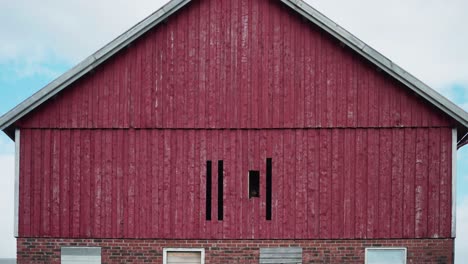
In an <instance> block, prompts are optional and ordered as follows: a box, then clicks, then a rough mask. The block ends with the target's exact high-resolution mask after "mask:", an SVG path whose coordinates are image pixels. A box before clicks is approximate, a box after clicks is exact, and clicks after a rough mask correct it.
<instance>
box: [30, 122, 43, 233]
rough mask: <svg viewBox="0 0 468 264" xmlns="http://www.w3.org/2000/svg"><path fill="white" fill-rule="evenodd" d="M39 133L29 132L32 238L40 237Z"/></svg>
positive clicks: (40, 144)
mask: <svg viewBox="0 0 468 264" xmlns="http://www.w3.org/2000/svg"><path fill="white" fill-rule="evenodd" d="M40 132H41V130H32V131H31V135H32V139H33V142H34V146H33V149H32V155H33V160H32V172H31V191H32V194H31V206H32V208H31V234H32V235H34V236H38V235H40V227H41V196H42V194H41V187H42V186H41V178H42V177H41V171H42V168H41V163H42V158H43V156H42V155H41V151H42V150H41V149H42V140H41V133H40ZM35 157H38V158H35Z"/></svg>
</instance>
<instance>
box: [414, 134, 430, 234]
mask: <svg viewBox="0 0 468 264" xmlns="http://www.w3.org/2000/svg"><path fill="white" fill-rule="evenodd" d="M428 162H429V161H428V132H427V130H426V129H423V128H419V129H417V130H416V178H415V211H416V215H415V218H416V219H415V220H416V224H415V236H416V237H417V238H420V237H426V236H427V210H428V208H427V193H428V192H427V191H428V190H427V172H428Z"/></svg>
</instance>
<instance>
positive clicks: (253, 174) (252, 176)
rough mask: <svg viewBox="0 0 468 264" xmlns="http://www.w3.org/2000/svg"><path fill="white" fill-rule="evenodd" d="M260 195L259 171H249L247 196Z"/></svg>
mask: <svg viewBox="0 0 468 264" xmlns="http://www.w3.org/2000/svg"><path fill="white" fill-rule="evenodd" d="M253 197H260V172H259V171H249V198H253Z"/></svg>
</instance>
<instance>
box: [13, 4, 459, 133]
mask: <svg viewBox="0 0 468 264" xmlns="http://www.w3.org/2000/svg"><path fill="white" fill-rule="evenodd" d="M19 125H20V126H21V127H23V128H317V127H326V128H333V127H353V128H354V127H402V126H403V127H448V126H450V125H451V124H450V121H448V120H447V117H446V116H445V115H443V114H441V113H440V111H439V110H435V109H434V108H433V107H430V106H429V105H428V104H427V103H426V102H424V101H423V100H422V99H421V98H418V97H416V95H415V94H413V93H410V92H409V91H408V89H407V88H406V87H404V86H403V85H402V84H400V83H398V82H396V81H394V80H393V79H392V78H390V77H388V76H387V75H386V74H385V73H383V72H379V71H378V70H377V69H376V67H375V66H373V65H371V64H370V63H369V62H366V61H365V60H364V59H363V58H361V57H360V56H359V55H356V54H355V53H354V52H353V51H351V50H350V49H349V48H346V47H344V46H343V45H342V44H341V43H340V42H339V41H337V40H335V39H334V38H333V37H331V36H329V35H328V34H327V33H325V32H323V31H322V30H320V29H319V28H318V27H317V26H315V25H313V24H311V23H310V22H308V21H305V20H304V19H302V18H301V17H300V16H299V15H298V14H295V13H294V11H292V10H290V9H289V8H288V7H286V6H284V5H283V4H281V3H280V1H277V0H255V1H253V0H240V1H214V0H205V1H193V2H192V3H190V4H188V6H186V7H185V8H183V9H182V10H181V11H180V12H178V13H177V14H175V15H173V16H171V17H170V18H169V19H168V21H167V22H166V23H163V24H160V25H158V26H157V27H156V28H154V29H153V30H151V31H150V32H148V33H147V34H145V35H144V36H143V37H142V38H140V39H139V40H137V41H135V42H134V43H132V44H131V45H130V46H129V47H128V48H125V49H124V50H123V51H121V52H120V53H118V54H117V55H115V56H114V57H113V58H111V59H110V60H109V61H108V62H106V63H105V64H103V65H101V66H99V67H98V68H96V69H94V70H93V72H92V73H90V74H88V75H86V76H85V77H84V78H82V79H81V80H79V81H78V82H76V83H75V84H73V85H72V87H70V88H68V89H67V90H66V91H64V92H62V93H60V94H59V95H58V96H57V97H56V98H55V99H54V100H51V101H49V102H48V103H47V104H46V105H45V106H44V107H42V108H40V109H39V110H37V111H35V112H34V113H32V114H31V115H28V116H27V117H25V118H24V119H23V120H22V122H20V124H19Z"/></svg>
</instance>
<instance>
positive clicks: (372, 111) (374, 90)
mask: <svg viewBox="0 0 468 264" xmlns="http://www.w3.org/2000/svg"><path fill="white" fill-rule="evenodd" d="M355 61H356V58H354V59H353V62H355ZM376 78H377V76H376V70H374V69H372V70H370V71H369V74H368V80H369V81H368V92H369V107H368V116H369V117H368V121H369V122H368V126H369V127H379V125H380V121H379V120H380V114H379V113H380V112H379V107H380V97H379V90H378V87H377V81H376Z"/></svg>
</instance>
